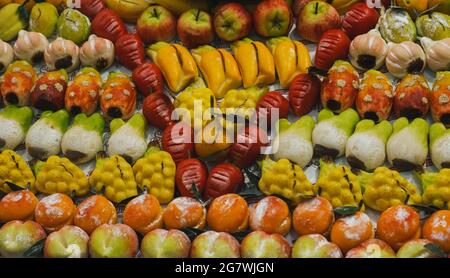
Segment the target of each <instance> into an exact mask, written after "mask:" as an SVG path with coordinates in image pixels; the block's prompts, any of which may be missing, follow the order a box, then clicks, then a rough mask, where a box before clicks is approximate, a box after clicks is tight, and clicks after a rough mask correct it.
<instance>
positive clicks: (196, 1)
mask: <svg viewBox="0 0 450 278" xmlns="http://www.w3.org/2000/svg"><path fill="white" fill-rule="evenodd" d="M209 2H210V1H205V0H149V3H152V4H158V5H161V6H163V7H165V8H166V9H168V10H169V11H171V12H172V13H174V14H175V15H180V14H182V13H184V12H185V11H188V10H190V9H199V10H202V11H207V10H208V9H209V6H210V5H209Z"/></svg>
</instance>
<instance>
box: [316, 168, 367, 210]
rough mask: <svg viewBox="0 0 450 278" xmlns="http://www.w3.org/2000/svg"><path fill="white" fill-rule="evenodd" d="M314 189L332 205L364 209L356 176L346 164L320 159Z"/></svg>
mask: <svg viewBox="0 0 450 278" xmlns="http://www.w3.org/2000/svg"><path fill="white" fill-rule="evenodd" d="M314 191H315V193H316V194H318V195H319V196H321V197H323V198H325V199H327V200H328V201H330V203H331V204H332V205H333V207H342V206H352V207H359V208H360V209H361V210H363V209H364V205H363V203H362V201H363V196H362V190H361V186H360V184H359V180H358V177H357V176H356V175H355V174H353V173H352V171H351V170H350V168H348V167H347V166H344V165H335V164H333V162H325V161H323V160H320V174H319V179H318V180H317V182H316V184H315V185H314Z"/></svg>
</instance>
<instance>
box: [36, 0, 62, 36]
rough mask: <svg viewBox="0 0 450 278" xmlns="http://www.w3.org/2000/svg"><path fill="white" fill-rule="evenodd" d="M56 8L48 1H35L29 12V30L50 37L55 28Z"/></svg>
mask: <svg viewBox="0 0 450 278" xmlns="http://www.w3.org/2000/svg"><path fill="white" fill-rule="evenodd" d="M57 20H58V10H57V9H56V8H55V6H53V5H52V4H50V3H45V2H43V3H37V4H36V5H34V6H33V8H32V9H31V13H30V31H33V32H39V33H42V34H43V35H44V36H46V37H50V36H51V35H52V34H53V33H54V32H55V29H56V21H57Z"/></svg>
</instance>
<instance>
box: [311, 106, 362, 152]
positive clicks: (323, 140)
mask: <svg viewBox="0 0 450 278" xmlns="http://www.w3.org/2000/svg"><path fill="white" fill-rule="evenodd" d="M318 118H319V119H318V120H319V123H318V124H317V125H316V127H315V128H314V130H313V133H312V141H313V144H314V151H315V152H317V153H318V154H325V155H330V156H332V157H339V156H342V155H343V154H344V153H345V145H346V144H347V140H348V138H349V137H350V135H351V134H352V133H353V130H354V129H355V126H356V124H357V123H358V122H359V115H358V113H357V112H356V111H355V110H353V109H351V108H349V109H347V110H345V111H343V112H341V113H340V114H339V115H334V113H333V111H331V110H329V109H323V110H322V111H320V113H319V117H318Z"/></svg>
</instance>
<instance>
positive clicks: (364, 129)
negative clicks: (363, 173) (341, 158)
mask: <svg viewBox="0 0 450 278" xmlns="http://www.w3.org/2000/svg"><path fill="white" fill-rule="evenodd" d="M391 133H392V126H391V124H390V123H389V122H388V121H381V122H380V123H378V124H375V122H374V121H372V120H362V121H360V122H359V123H358V124H357V125H356V129H355V132H354V133H353V135H352V136H350V138H349V139H348V141H347V146H346V147H345V156H346V157H347V161H348V163H349V164H350V165H351V166H353V167H355V168H359V169H363V170H372V169H375V168H377V167H379V166H381V165H383V163H384V161H385V160H386V151H385V149H386V142H387V140H388V138H389V136H390V135H391Z"/></svg>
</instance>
